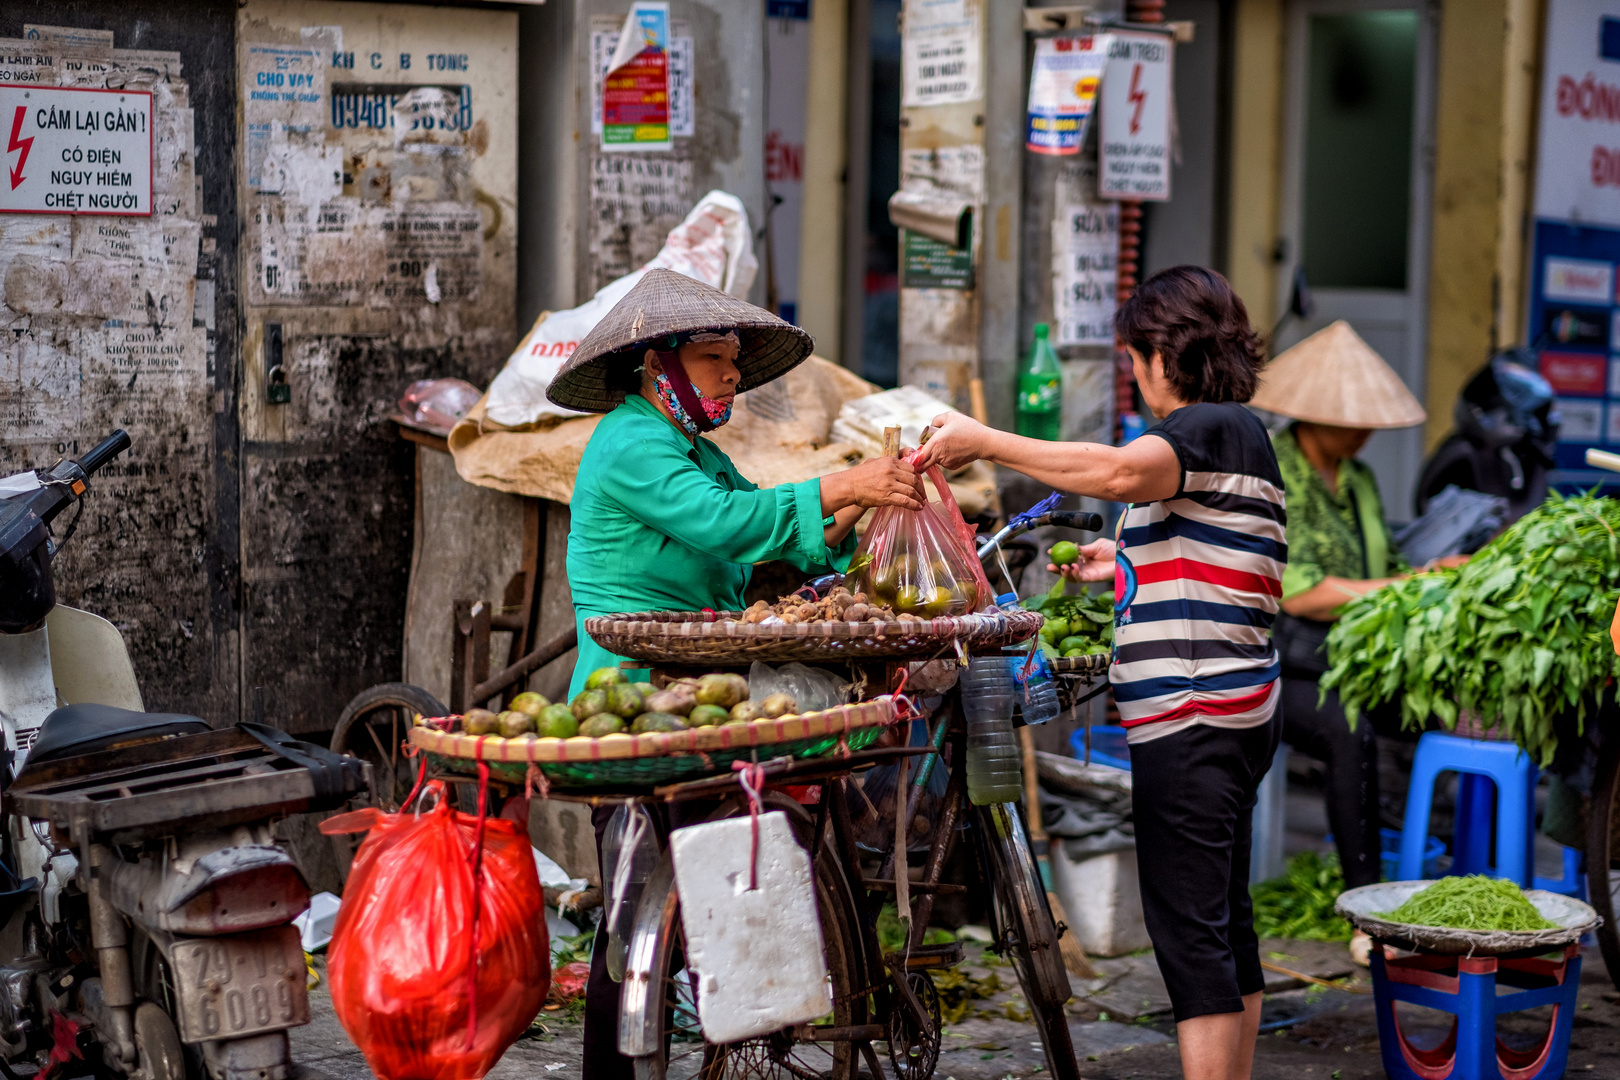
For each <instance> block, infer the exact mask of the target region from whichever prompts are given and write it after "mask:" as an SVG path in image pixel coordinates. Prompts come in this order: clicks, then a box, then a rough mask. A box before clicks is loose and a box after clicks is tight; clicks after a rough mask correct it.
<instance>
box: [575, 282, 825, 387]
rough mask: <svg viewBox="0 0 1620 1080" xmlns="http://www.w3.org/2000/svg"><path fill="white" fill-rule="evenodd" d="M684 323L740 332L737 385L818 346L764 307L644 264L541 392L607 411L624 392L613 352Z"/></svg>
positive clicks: (783, 370) (763, 379)
mask: <svg viewBox="0 0 1620 1080" xmlns="http://www.w3.org/2000/svg"><path fill="white" fill-rule="evenodd" d="M687 330H716V331H726V330H735V331H736V332H737V337H738V338H740V339H741V341H742V347H741V349H739V350H738V353H737V370H738V371H739V372H741V374H742V378H741V380H739V381H738V383H737V391H738V393H741V392H742V391H744V390H752V389H753V388H754V387H756V386H761V385H763V384H765V383H768V382H770V381H771V380H772V379H775V378H777V377H779V376H782V375H786V374H787V373H788V372H789V371H791V370H792V369H793V368H794V367H797V366H798V364H799V362H800V361H802V360H803V359H804V358H805V357H807V356H809V355H810V350H811V349H812V348H814V347H815V342H814V340H813V339H812V338H811V337H810V335H809V334H807V333H805V332H804V331H803V330H800V329H799V328H798V327H797V326H794V325H793V324H792V323H788V322H783V321H782V320H781V319H778V318H777V317H776V316H775V315H772V314H771V313H770V312H768V311H766V310H765V309H764V308H759V307H755V306H754V305H753V304H750V303H748V302H747V301H746V300H738V299H737V298H736V297H735V296H730V295H728V294H726V293H723V292H721V291H720V290H719V289H716V288H714V287H713V286H711V285H706V284H704V283H703V282H701V281H698V280H697V279H696V278H689V277H687V276H686V275H685V274H678V273H676V272H675V271H673V270H663V269H658V270H649V271H647V273H646V274H645V275H643V277H642V279H641V280H640V281H638V282H636V284H635V287H634V288H632V289H631V290H630V291H629V292H627V293H625V294H624V299H622V300H620V301H619V302H618V303H617V304H614V305H613V309H612V310H611V311H609V312H608V313H607V314H606V315H604V316H603V317H602V321H601V322H599V323H597V324H596V325H595V326H594V327H593V328H592V329H591V332H590V333H588V334H586V335H585V340H584V341H581V342H580V343H579V347H578V348H576V349H575V350H574V353H573V355H572V356H570V357H569V358H568V362H567V363H565V364H564V365H563V368H562V370H561V371H559V372H558V373H557V377H556V378H555V379H553V380H551V385H550V386H549V387H547V388H546V397H548V398H550V399H551V400H552V402H553V403H555V404H557V405H561V406H563V407H564V408H567V409H579V410H582V411H584V412H608V411H609V410H611V409H613V408H616V407H617V406H618V404H619V403H620V402H622V401H623V400H624V391H622V390H619V389H616V388H614V387H613V386H611V385H610V384H609V378H608V366H609V363H610V358H612V357H613V356H615V355H617V354H619V353H623V352H625V351H626V350H628V349H629V348H630V347H631V346H633V345H643V344H646V345H651V344H654V343H656V342H657V341H658V340H659V339H661V338H667V337H668V336H669V335H670V334H677V333H680V332H682V331H687Z"/></svg>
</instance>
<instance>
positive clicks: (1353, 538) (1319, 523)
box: [1252, 321, 1424, 963]
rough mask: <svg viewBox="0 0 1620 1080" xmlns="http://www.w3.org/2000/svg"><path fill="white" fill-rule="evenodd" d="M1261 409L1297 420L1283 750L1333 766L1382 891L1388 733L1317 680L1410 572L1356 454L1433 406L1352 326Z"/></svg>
mask: <svg viewBox="0 0 1620 1080" xmlns="http://www.w3.org/2000/svg"><path fill="white" fill-rule="evenodd" d="M1252 404H1253V405H1254V406H1255V407H1256V408H1259V409H1265V410H1266V411H1268V412H1273V413H1278V414H1281V415H1283V416H1287V417H1291V418H1293V419H1294V421H1295V422H1294V423H1292V424H1290V425H1288V426H1287V427H1286V428H1284V429H1283V430H1281V431H1279V432H1277V433H1276V435H1274V436H1273V437H1272V446H1273V447H1274V448H1275V449H1276V451H1277V465H1278V468H1279V469H1280V470H1281V471H1282V477H1283V489H1284V492H1285V493H1286V495H1287V498H1288V531H1287V536H1288V568H1287V569H1286V570H1285V571H1284V572H1283V577H1282V614H1280V615H1278V616H1277V621H1276V623H1275V624H1274V626H1273V627H1272V637H1273V639H1274V640H1275V641H1276V643H1277V649H1278V653H1279V654H1280V656H1281V659H1282V713H1283V741H1284V742H1286V743H1288V744H1289V745H1290V746H1291V747H1293V748H1294V749H1295V750H1298V751H1300V752H1301V753H1304V754H1306V755H1308V756H1310V757H1313V758H1316V759H1317V760H1319V761H1321V762H1322V763H1323V764H1324V765H1325V766H1326V768H1327V812H1328V823H1329V825H1330V827H1331V828H1332V830H1333V839H1334V843H1335V844H1336V845H1337V847H1338V849H1339V861H1340V863H1341V864H1342V865H1343V867H1344V880H1345V885H1346V886H1348V887H1350V888H1355V887H1356V886H1358V885H1371V884H1375V883H1376V882H1377V881H1378V880H1379V877H1380V869H1381V865H1380V857H1379V843H1378V827H1379V818H1378V741H1377V736H1376V734H1375V733H1374V731H1373V725H1372V724H1371V723H1370V722H1368V720H1367V719H1366V718H1363V721H1362V722H1361V723H1359V724H1357V725H1356V727H1355V730H1353V731H1352V730H1351V728H1350V724H1349V722H1348V720H1347V719H1346V718H1345V714H1344V708H1343V707H1342V706H1341V705H1340V703H1339V696H1338V694H1336V693H1333V692H1332V691H1329V692H1328V693H1327V695H1326V696H1325V697H1323V696H1322V695H1321V694H1320V692H1319V687H1318V686H1317V681H1318V680H1319V679H1320V678H1321V676H1322V673H1323V672H1325V671H1326V670H1327V656H1326V652H1325V650H1324V649H1323V648H1322V646H1323V642H1324V640H1325V639H1326V637H1327V632H1328V630H1329V628H1331V626H1332V624H1333V621H1334V620H1335V619H1337V618H1338V617H1339V609H1340V608H1341V607H1342V606H1343V605H1344V604H1345V603H1346V602H1348V601H1350V600H1352V599H1354V598H1356V597H1358V596H1361V595H1363V594H1364V593H1369V592H1372V591H1373V590H1374V589H1377V588H1380V587H1382V586H1384V585H1387V584H1389V583H1390V582H1392V581H1394V580H1395V579H1396V577H1398V576H1400V575H1402V574H1405V573H1407V572H1409V571H1410V570H1411V567H1410V566H1408V565H1407V562H1406V559H1405V558H1403V557H1402V555H1401V553H1400V551H1399V550H1398V549H1397V548H1396V547H1395V543H1394V540H1393V538H1392V537H1391V536H1390V533H1389V527H1388V525H1386V524H1385V522H1384V503H1383V500H1382V499H1381V498H1380V497H1379V494H1378V481H1377V480H1376V479H1374V478H1373V473H1372V470H1371V469H1369V468H1368V467H1367V466H1366V465H1365V464H1364V463H1362V462H1360V461H1357V460H1356V454H1358V453H1360V452H1361V449H1362V447H1364V446H1365V445H1366V444H1367V439H1368V438H1369V437H1370V436H1371V435H1372V433H1373V431H1374V430H1375V429H1379V428H1401V427H1410V426H1411V425H1413V424H1419V423H1422V422H1423V419H1424V412H1423V407H1422V406H1421V405H1419V404H1418V401H1417V399H1416V398H1415V397H1413V396H1412V393H1411V391H1409V390H1407V388H1406V386H1405V384H1404V383H1402V382H1401V380H1400V377H1399V376H1398V375H1396V374H1395V372H1394V371H1392V370H1390V368H1389V365H1387V364H1385V363H1384V361H1383V360H1382V359H1381V358H1380V357H1379V356H1378V354H1377V353H1375V352H1373V350H1372V349H1371V348H1369V347H1368V345H1367V343H1366V342H1364V341H1362V340H1361V338H1360V337H1358V336H1357V335H1356V332H1355V331H1354V330H1352V329H1351V328H1350V325H1349V324H1348V323H1345V322H1342V321H1341V322H1336V323H1334V324H1333V325H1331V326H1329V327H1327V328H1326V329H1324V330H1321V331H1319V332H1317V333H1315V334H1313V335H1311V336H1310V337H1308V338H1306V339H1305V340H1304V341H1302V342H1300V343H1299V344H1298V345H1295V346H1294V347H1293V348H1291V349H1289V350H1287V351H1286V352H1284V353H1283V354H1282V355H1281V356H1278V357H1277V358H1276V359H1275V360H1273V361H1272V362H1271V363H1270V364H1269V365H1267V367H1266V369H1265V373H1264V375H1263V376H1262V383H1261V387H1260V390H1259V392H1258V393H1256V394H1255V395H1254V400H1253V402H1252ZM1319 701H1320V704H1318V702H1319ZM1359 944H1361V943H1360V942H1358V943H1356V944H1354V945H1352V952H1356V951H1357V945H1359ZM1362 962H1363V963H1365V960H1364V959H1363V960H1362Z"/></svg>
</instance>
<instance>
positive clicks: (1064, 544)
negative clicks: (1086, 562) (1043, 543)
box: [1047, 540, 1080, 566]
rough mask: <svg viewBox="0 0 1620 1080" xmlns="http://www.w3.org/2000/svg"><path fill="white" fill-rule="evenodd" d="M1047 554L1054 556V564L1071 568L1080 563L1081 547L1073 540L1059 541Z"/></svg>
mask: <svg viewBox="0 0 1620 1080" xmlns="http://www.w3.org/2000/svg"><path fill="white" fill-rule="evenodd" d="M1047 554H1048V555H1050V556H1052V562H1054V563H1056V564H1057V565H1058V566H1069V565H1070V564H1072V563H1077V562H1079V561H1080V545H1078V544H1076V543H1074V542H1073V541H1072V540H1059V541H1058V542H1057V543H1055V544H1053V545H1052V548H1051V550H1050V551H1048V552H1047Z"/></svg>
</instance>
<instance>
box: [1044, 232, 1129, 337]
mask: <svg viewBox="0 0 1620 1080" xmlns="http://www.w3.org/2000/svg"><path fill="white" fill-rule="evenodd" d="M1118 268H1119V204H1118V203H1113V202H1084V203H1077V204H1070V205H1067V206H1064V207H1063V209H1062V213H1060V214H1058V216H1057V220H1055V221H1054V222H1053V223H1052V313H1053V315H1054V316H1055V317H1056V322H1057V334H1056V335H1055V337H1056V340H1055V341H1054V342H1053V344H1055V345H1105V346H1111V345H1113V343H1114V306H1115V303H1116V297H1117V289H1118V282H1119V269H1118Z"/></svg>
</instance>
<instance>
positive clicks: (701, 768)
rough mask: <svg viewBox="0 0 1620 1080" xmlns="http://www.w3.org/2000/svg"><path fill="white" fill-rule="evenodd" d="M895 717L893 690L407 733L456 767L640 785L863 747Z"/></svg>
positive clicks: (510, 776)
mask: <svg viewBox="0 0 1620 1080" xmlns="http://www.w3.org/2000/svg"><path fill="white" fill-rule="evenodd" d="M895 719H896V716H895V703H894V698H892V697H891V696H889V695H887V694H885V695H884V696H882V697H879V698H874V699H872V700H871V701H862V702H858V703H856V704H854V705H842V706H839V707H838V708H836V709H825V710H823V711H821V712H812V713H804V714H802V715H799V716H784V717H782V718H780V719H778V720H756V721H754V722H752V723H748V724H726V725H724V726H722V727H698V728H688V729H687V730H685V731H655V732H649V733H647V734H645V735H628V734H622V735H606V736H603V737H602V738H600V739H592V738H587V737H585V736H578V737H575V738H572V739H503V738H501V737H499V736H496V735H462V734H458V733H456V732H448V731H438V730H435V729H434V728H433V727H431V726H429V725H428V724H426V723H425V724H423V725H419V726H416V727H413V728H412V729H411V731H410V736H409V738H410V741H411V744H412V745H413V746H417V747H420V748H421V749H422V750H423V751H425V752H426V753H427V754H428V758H429V760H430V761H432V762H434V763H435V764H437V765H439V766H441V767H444V768H448V769H451V770H454V771H456V772H477V770H478V762H479V761H484V762H486V763H487V764H488V765H489V768H490V772H491V774H493V775H495V776H498V777H500V778H501V779H504V780H509V781H513V782H515V783H522V782H523V781H524V779H525V778H526V777H527V776H528V772H529V766H530V765H531V764H533V765H534V766H535V767H536V768H538V769H539V770H540V771H541V773H543V774H544V775H545V777H546V779H547V780H548V781H549V782H551V783H554V784H558V785H560V786H563V787H570V788H576V787H589V788H624V787H635V788H641V787H650V786H652V785H655V784H667V783H670V782H672V781H676V780H691V779H695V778H696V777H699V776H704V775H709V774H712V773H722V772H726V771H728V770H729V769H730V768H731V763H732V762H733V761H750V760H753V759H754V757H755V756H756V752H757V754H758V756H760V757H762V758H764V757H782V756H785V755H792V756H793V757H817V756H819V755H821V754H825V753H828V752H829V751H832V750H835V749H837V747H838V746H839V744H840V743H842V744H843V745H845V746H847V747H848V748H849V749H850V750H864V749H865V748H866V747H868V746H870V745H871V744H872V743H873V742H875V741H877V738H878V736H879V735H881V734H882V733H883V729H884V728H885V727H887V726H888V725H890V724H893V723H894V722H895Z"/></svg>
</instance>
